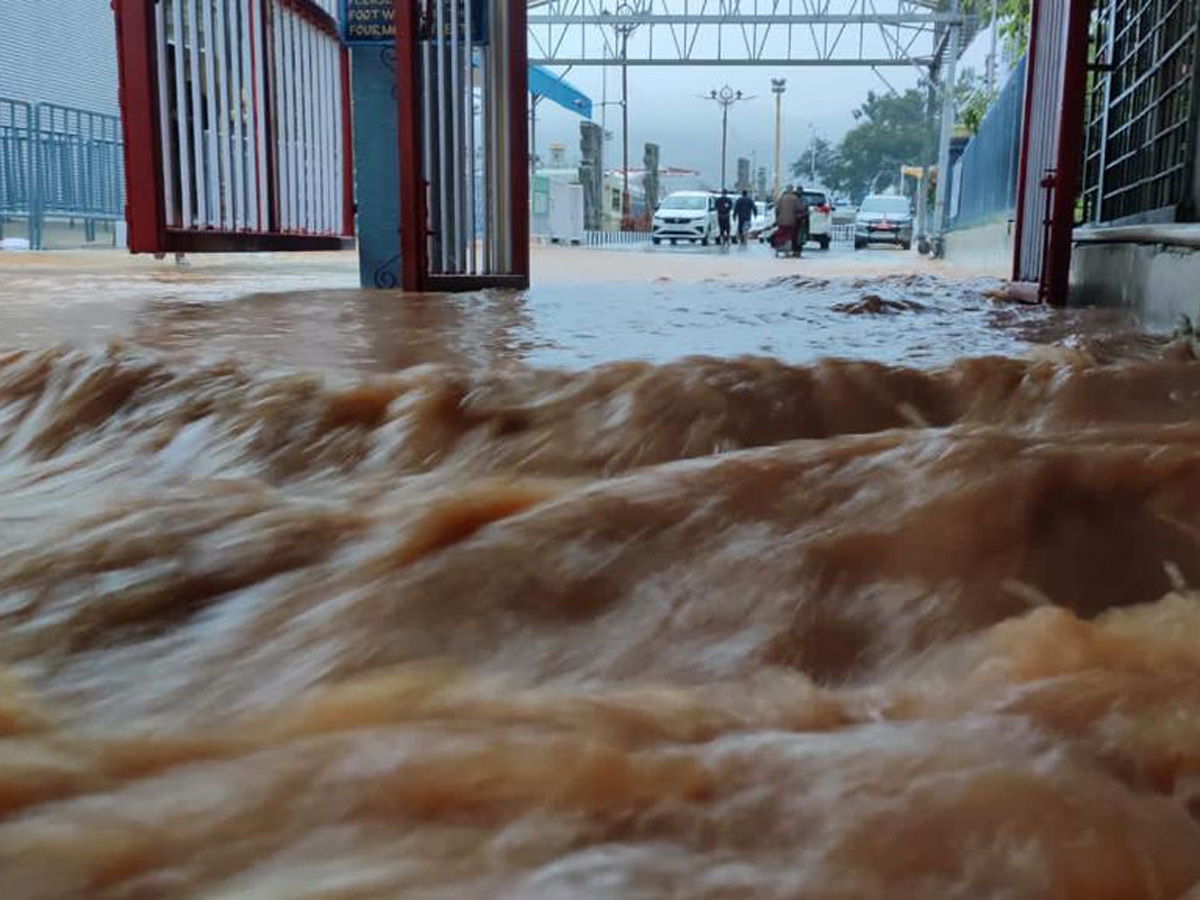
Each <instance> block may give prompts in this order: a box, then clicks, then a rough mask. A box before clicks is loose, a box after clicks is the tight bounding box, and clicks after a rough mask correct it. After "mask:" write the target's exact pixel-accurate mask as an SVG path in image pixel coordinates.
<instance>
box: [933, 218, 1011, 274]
mask: <svg viewBox="0 0 1200 900" xmlns="http://www.w3.org/2000/svg"><path fill="white" fill-rule="evenodd" d="M1012 248H1013V244H1012V228H1011V226H1010V225H1009V224H1008V223H1007V222H999V223H994V224H991V225H980V226H978V227H976V228H964V229H962V230H955V231H950V232H947V233H946V254H945V255H946V261H947V262H949V263H951V264H953V265H955V266H957V267H959V268H962V269H969V270H971V271H973V272H976V273H978V274H981V275H995V276H996V277H998V278H1008V277H1009V276H1010V275H1012V252H1013V249H1012Z"/></svg>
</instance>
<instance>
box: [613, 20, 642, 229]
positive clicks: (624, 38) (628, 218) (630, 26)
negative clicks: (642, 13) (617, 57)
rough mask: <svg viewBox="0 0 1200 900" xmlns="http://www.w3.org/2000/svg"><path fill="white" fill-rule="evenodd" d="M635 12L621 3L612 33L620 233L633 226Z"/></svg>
mask: <svg viewBox="0 0 1200 900" xmlns="http://www.w3.org/2000/svg"><path fill="white" fill-rule="evenodd" d="M637 12H638V10H635V9H634V8H633V7H632V6H630V5H629V4H628V3H621V4H619V5H618V6H617V9H616V14H617V16H618V21H617V22H614V23H613V32H614V33H615V34H616V36H617V37H618V38H620V40H621V143H622V145H623V146H622V153H621V156H622V159H621V170H622V181H621V183H622V188H621V230H622V231H629V230H630V229H631V228H632V226H633V204H632V203H631V202H630V200H629V36H630V35H631V34H633V33H634V32H635V31H636V30H637V28H638V26H637V24H636V23H634V22H631V21H629V19H630V17H631V16H633V15H635V14H636V13H637ZM621 20H624V21H621Z"/></svg>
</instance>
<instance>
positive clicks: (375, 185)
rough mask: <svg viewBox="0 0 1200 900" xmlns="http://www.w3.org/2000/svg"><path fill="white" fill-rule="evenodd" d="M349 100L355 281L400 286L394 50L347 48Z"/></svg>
mask: <svg viewBox="0 0 1200 900" xmlns="http://www.w3.org/2000/svg"><path fill="white" fill-rule="evenodd" d="M350 65H351V69H352V73H353V74H352V80H353V88H354V93H353V100H354V197H355V202H356V205H357V222H356V233H357V235H358V277H359V283H360V284H361V285H362V286H363V287H368V288H397V287H399V286H400V177H399V171H398V167H397V159H398V158H399V152H400V151H399V145H398V143H397V126H396V117H397V110H396V97H395V90H396V49H395V46H394V45H392V44H380V45H363V46H355V47H352V48H351V50H350Z"/></svg>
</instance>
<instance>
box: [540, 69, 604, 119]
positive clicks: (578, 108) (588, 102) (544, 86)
mask: <svg viewBox="0 0 1200 900" xmlns="http://www.w3.org/2000/svg"><path fill="white" fill-rule="evenodd" d="M529 93H531V94H534V95H536V96H538V97H545V98H546V99H547V100H553V101H554V102H555V103H557V104H558V105H559V106H561V107H562V108H563V109H569V110H570V111H571V112H573V113H578V114H579V115H581V116H583V117H584V118H585V119H590V118H591V117H592V98H591V97H589V96H587V95H586V94H585V93H583V92H582V91H581V90H579V89H578V88H576V87H573V86H572V85H570V84H568V83H567V82H565V81H563V80H562V78H561V77H560V76H558V75H556V74H554V73H553V72H551V71H550V70H549V69H546V68H544V67H542V66H530V67H529Z"/></svg>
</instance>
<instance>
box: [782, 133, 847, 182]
mask: <svg viewBox="0 0 1200 900" xmlns="http://www.w3.org/2000/svg"><path fill="white" fill-rule="evenodd" d="M814 169H815V170H816V173H817V182H816V183H817V184H820V185H821V186H822V187H825V188H828V189H829V190H831V191H834V192H835V193H836V192H839V191H841V190H844V189H845V186H844V185H843V184H842V172H841V160H840V159H839V158H838V153H837V150H836V149H835V148H834V146H833V144H831V143H830V142H829V141H827V140H825V138H820V137H819V138H815V139H814V140H813V142H812V143H811V144H809V146H808V149H807V150H805V151H804V153H802V154H801V155H800V158H799V159H798V160H796V161H795V162H794V163H792V175H793V176H794V177H796V178H798V179H799V180H800V181H801V183H804V182H811V181H812V173H813V170H814Z"/></svg>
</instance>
